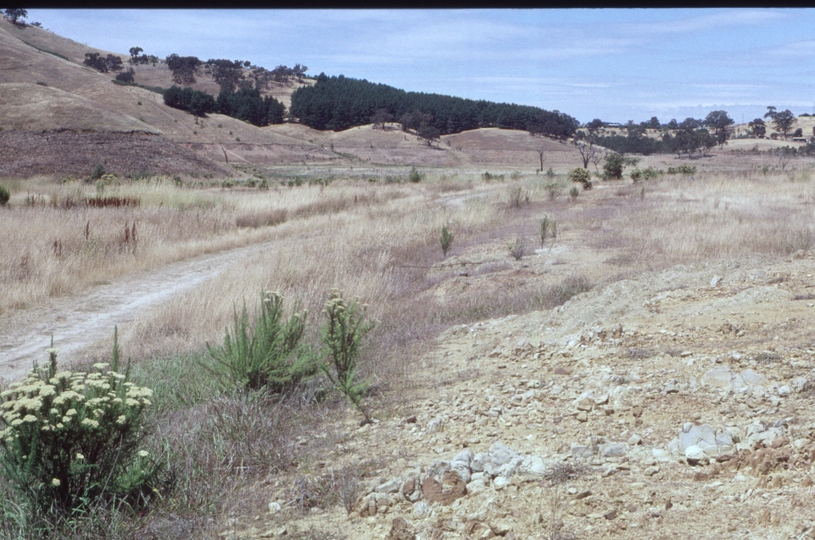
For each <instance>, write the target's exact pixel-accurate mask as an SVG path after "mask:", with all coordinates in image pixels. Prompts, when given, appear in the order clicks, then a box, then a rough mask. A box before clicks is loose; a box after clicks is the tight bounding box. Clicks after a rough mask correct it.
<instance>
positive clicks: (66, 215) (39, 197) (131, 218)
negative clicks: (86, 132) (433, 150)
mask: <svg viewBox="0 0 815 540" xmlns="http://www.w3.org/2000/svg"><path fill="white" fill-rule="evenodd" d="M12 189H13V193H14V195H13V196H12V200H11V202H10V204H9V205H8V206H7V207H4V208H3V211H2V212H0V230H2V231H4V233H3V236H4V238H3V242H2V244H0V280H2V282H3V283H4V284H5V286H4V287H3V288H2V290H0V313H3V312H6V311H8V310H10V309H14V308H21V307H25V306H33V305H37V304H39V303H41V302H42V301H43V300H45V299H46V298H48V297H52V296H60V295H64V294H69V293H75V292H79V291H81V290H83V289H84V288H86V287H88V286H90V285H92V284H94V283H99V282H104V281H109V280H111V279H114V278H116V277H119V276H122V275H125V274H128V273H132V272H137V271H142V270H148V269H152V268H157V267H160V266H162V265H166V264H169V263H171V262H175V261H179V260H183V259H186V258H190V257H194V256H196V255H200V254H204V253H213V252H217V251H221V250H224V249H228V248H232V247H238V246H242V245H248V244H251V243H258V242H262V241H264V240H271V239H274V238H277V234H276V233H275V232H274V229H273V228H271V227H273V226H276V225H280V224H281V223H284V222H285V221H293V220H300V221H302V220H303V219H305V218H307V217H310V216H319V215H322V214H328V213H335V212H340V211H343V210H346V209H349V208H351V207H354V206H365V205H372V204H378V203H379V202H381V201H383V200H386V199H389V198H390V199H394V198H401V197H403V196H405V195H406V194H407V193H408V190H407V188H400V187H397V186H393V187H387V188H379V189H378V191H377V192H376V193H373V192H372V191H371V190H370V189H368V187H367V186H365V185H356V184H349V183H344V182H336V183H334V184H333V185H331V186H328V187H321V188H318V187H304V188H302V189H300V188H298V189H289V188H278V189H272V190H267V191H261V190H252V191H236V192H231V191H227V190H220V189H210V190H201V189H198V190H193V189H184V188H181V187H178V186H175V185H173V183H172V181H171V179H169V178H161V177H159V178H153V179H151V180H150V181H140V182H132V183H129V184H123V185H119V186H108V187H106V188H104V189H103V190H101V193H102V195H103V196H105V197H120V198H127V199H136V200H138V201H140V204H139V206H137V207H119V208H112V207H106V208H94V207H89V206H86V205H83V204H81V201H82V200H83V199H85V198H90V197H96V196H97V195H99V194H100V190H99V188H94V187H93V186H88V185H85V184H81V183H78V182H72V183H68V184H64V185H59V186H55V185H48V184H44V183H39V184H37V183H35V184H33V185H27V186H26V191H22V189H14V186H13V187H12ZM66 201H67V204H66Z"/></svg>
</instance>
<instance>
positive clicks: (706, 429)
mask: <svg viewBox="0 0 815 540" xmlns="http://www.w3.org/2000/svg"><path fill="white" fill-rule="evenodd" d="M730 444H732V441H731V443H730ZM690 446H697V447H699V448H700V449H701V450H702V451H704V450H705V449H706V448H709V447H713V448H714V449H715V448H716V446H717V445H716V428H714V427H713V426H709V425H707V424H703V425H701V426H696V425H692V424H691V425H690V426H686V428H685V429H683V433H682V434H681V435H680V436H679V451H680V452H685V451H686V450H687V449H688V447H690Z"/></svg>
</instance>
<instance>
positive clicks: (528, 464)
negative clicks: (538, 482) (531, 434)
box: [517, 456, 546, 478]
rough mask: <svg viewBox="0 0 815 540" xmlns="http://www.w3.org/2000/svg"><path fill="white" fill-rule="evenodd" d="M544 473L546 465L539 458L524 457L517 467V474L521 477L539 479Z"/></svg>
mask: <svg viewBox="0 0 815 540" xmlns="http://www.w3.org/2000/svg"><path fill="white" fill-rule="evenodd" d="M545 472H546V463H545V462H544V461H543V458H542V457H540V456H526V457H525V458H524V460H523V461H522V462H521V464H520V465H519V466H518V471H517V474H518V475H519V476H521V477H527V478H528V477H532V478H540V477H543V475H544V473H545Z"/></svg>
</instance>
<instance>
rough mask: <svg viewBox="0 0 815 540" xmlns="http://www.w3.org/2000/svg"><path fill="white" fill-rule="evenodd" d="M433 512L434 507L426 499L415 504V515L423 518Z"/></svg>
mask: <svg viewBox="0 0 815 540" xmlns="http://www.w3.org/2000/svg"><path fill="white" fill-rule="evenodd" d="M432 514H433V509H432V508H430V505H429V504H427V503H426V502H425V501H419V502H417V503H416V504H414V505H413V515H414V516H416V517H418V518H422V517H426V516H430V515H432Z"/></svg>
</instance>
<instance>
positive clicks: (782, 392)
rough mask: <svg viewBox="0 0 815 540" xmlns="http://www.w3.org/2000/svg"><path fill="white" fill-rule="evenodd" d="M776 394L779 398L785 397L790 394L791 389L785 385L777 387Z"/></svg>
mask: <svg viewBox="0 0 815 540" xmlns="http://www.w3.org/2000/svg"><path fill="white" fill-rule="evenodd" d="M777 392H778V396H779V397H787V396H789V395H790V393H791V392H792V389H791V388H790V387H789V386H787V385H786V384H785V385H783V386H779V387H778V390H777Z"/></svg>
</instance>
